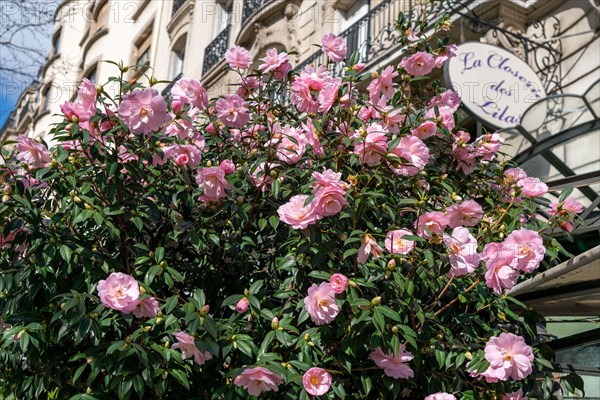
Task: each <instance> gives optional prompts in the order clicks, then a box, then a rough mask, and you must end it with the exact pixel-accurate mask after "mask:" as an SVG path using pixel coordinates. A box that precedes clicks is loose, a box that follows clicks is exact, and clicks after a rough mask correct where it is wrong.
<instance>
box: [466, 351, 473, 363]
mask: <svg viewBox="0 0 600 400" xmlns="http://www.w3.org/2000/svg"><path fill="white" fill-rule="evenodd" d="M465 358H466V359H467V360H469V361H470V360H472V359H473V354H471V352H470V351H467V352H465Z"/></svg>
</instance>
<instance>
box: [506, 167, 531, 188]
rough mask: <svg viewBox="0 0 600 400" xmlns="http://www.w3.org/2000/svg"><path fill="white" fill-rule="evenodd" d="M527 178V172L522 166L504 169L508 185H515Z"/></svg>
mask: <svg viewBox="0 0 600 400" xmlns="http://www.w3.org/2000/svg"><path fill="white" fill-rule="evenodd" d="M525 178H527V173H526V172H525V171H523V170H522V169H521V168H509V169H507V170H506V171H504V181H505V183H506V184H507V185H514V184H516V183H517V182H518V181H520V180H521V179H525Z"/></svg>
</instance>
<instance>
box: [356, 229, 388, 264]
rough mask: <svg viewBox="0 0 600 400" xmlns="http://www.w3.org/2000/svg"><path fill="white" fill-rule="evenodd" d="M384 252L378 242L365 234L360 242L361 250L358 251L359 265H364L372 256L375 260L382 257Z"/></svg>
mask: <svg viewBox="0 0 600 400" xmlns="http://www.w3.org/2000/svg"><path fill="white" fill-rule="evenodd" d="M381 254H383V250H382V249H381V247H380V246H379V244H378V243H377V240H375V238H374V237H373V236H371V235H369V234H364V235H363V236H362V238H361V240H360V248H359V249H358V256H357V260H358V262H359V264H364V263H366V262H367V260H368V259H369V256H370V255H372V256H373V258H374V259H377V258H379V257H381Z"/></svg>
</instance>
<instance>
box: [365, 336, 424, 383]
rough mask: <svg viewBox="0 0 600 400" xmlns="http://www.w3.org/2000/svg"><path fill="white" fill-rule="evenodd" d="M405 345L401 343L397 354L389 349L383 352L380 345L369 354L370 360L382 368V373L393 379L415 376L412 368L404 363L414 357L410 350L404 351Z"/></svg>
mask: <svg viewBox="0 0 600 400" xmlns="http://www.w3.org/2000/svg"><path fill="white" fill-rule="evenodd" d="M405 350H406V347H405V346H404V345H403V344H401V345H400V347H399V348H398V354H396V355H394V354H393V353H392V352H391V351H388V352H387V353H384V352H383V350H381V347H377V348H376V349H375V351H373V352H371V354H369V357H370V358H371V360H373V361H374V362H375V364H376V365H377V366H378V367H379V368H381V369H383V373H384V374H386V375H387V376H389V377H390V378H394V379H408V378H412V377H414V376H415V373H414V372H413V370H412V368H411V367H409V366H408V365H406V363H408V362H409V361H410V360H412V359H413V358H414V357H413V355H412V353H411V352H410V351H405Z"/></svg>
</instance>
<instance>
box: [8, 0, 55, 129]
mask: <svg viewBox="0 0 600 400" xmlns="http://www.w3.org/2000/svg"><path fill="white" fill-rule="evenodd" d="M59 2H60V1H59V0H36V1H32V0H26V1H21V0H0V26H1V27H2V29H1V30H0V43H9V44H0V127H2V126H3V125H4V122H5V121H6V119H7V118H8V116H9V115H10V113H11V111H12V110H13V109H14V107H15V103H16V101H17V100H18V99H19V96H20V95H21V93H22V92H23V90H24V89H25V88H27V86H28V85H29V84H30V83H31V82H32V80H33V79H34V78H35V77H36V76H37V72H38V71H39V68H40V66H41V65H42V64H43V63H44V61H45V56H46V55H47V54H48V53H49V51H50V46H51V38H52V29H53V23H52V21H53V16H54V12H55V10H56V5H57V4H58V3H59ZM23 49H27V50H23Z"/></svg>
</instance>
